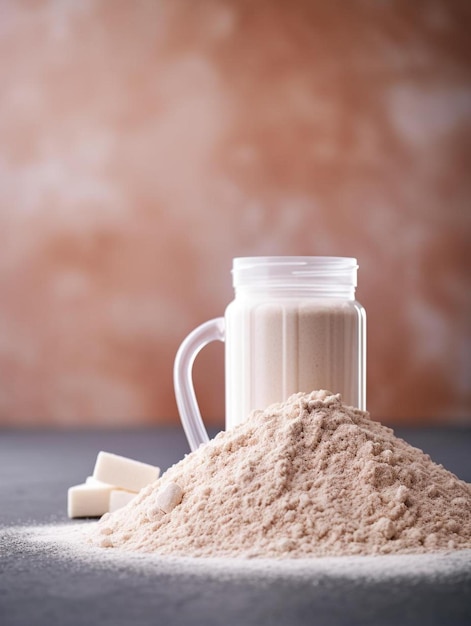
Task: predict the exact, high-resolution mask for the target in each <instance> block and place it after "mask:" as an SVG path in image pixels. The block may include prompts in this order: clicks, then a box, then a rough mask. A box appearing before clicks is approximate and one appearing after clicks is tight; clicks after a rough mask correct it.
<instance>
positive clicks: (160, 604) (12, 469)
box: [0, 428, 471, 626]
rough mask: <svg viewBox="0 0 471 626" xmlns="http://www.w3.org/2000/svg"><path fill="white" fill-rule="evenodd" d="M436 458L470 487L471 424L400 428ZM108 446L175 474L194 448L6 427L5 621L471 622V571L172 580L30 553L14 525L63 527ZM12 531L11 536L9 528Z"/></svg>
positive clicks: (0, 516)
mask: <svg viewBox="0 0 471 626" xmlns="http://www.w3.org/2000/svg"><path fill="white" fill-rule="evenodd" d="M396 434H397V435H399V436H401V437H403V438H404V439H406V440H407V441H408V442H409V443H411V444H412V445H415V446H417V447H420V448H422V449H423V450H424V451H425V452H427V453H428V454H430V456H431V457H432V459H433V460H434V461H436V462H438V463H441V464H443V465H444V466H445V467H446V468H447V469H449V470H451V471H452V472H454V473H455V474H456V475H457V476H459V477H460V478H462V479H463V480H466V481H467V482H471V455H470V450H471V428H458V429H457V428H455V429H454V428H428V429H412V428H409V429H396ZM99 450H107V451H110V452H115V453H117V454H123V455H124V456H128V457H131V458H136V459H139V460H141V461H144V462H149V463H154V464H158V465H160V467H161V468H162V470H165V469H166V468H168V467H169V466H170V465H172V464H173V463H175V462H177V461H178V460H180V459H181V458H182V457H183V455H184V454H185V453H187V452H188V447H187V444H186V441H185V439H184V436H183V433H182V431H181V429H179V428H155V429H141V430H119V431H112V430H108V431H103V430H100V431H98V430H94V431H92V430H81V431H59V430H43V431H31V430H24V431H21V430H0V624H2V626H20V625H21V626H23V625H24V626H26V625H28V626H43V625H44V626H46V625H48V626H51V625H53V624H61V625H64V626H69V625H70V626H76V625H82V624H87V625H88V624H90V625H94V624H100V625H101V624H103V625H108V624H110V625H111V624H113V625H114V626H121V625H124V624H130V625H131V624H132V625H136V626H140V625H142V626H147V625H151V624H166V625H167V624H168V625H173V624H175V625H182V626H183V625H186V624H205V625H208V626H211V625H213V624H214V625H216V624H225V625H228V626H231V625H236V624H237V625H240V626H251V625H256V624H257V625H258V624H260V625H273V626H277V625H287V626H296V625H297V624H299V625H304V624H319V625H332V626H334V625H335V626H341V625H356V624H358V625H360V624H361V625H362V626H367V625H370V624H371V625H373V624H374V625H378V626H380V625H383V624H384V625H393V624H397V625H402V626H407V625H409V624H411V625H412V624H414V625H415V624H421V625H422V624H427V625H435V624H436V625H438V624H446V625H450V624H456V625H458V624H459V625H461V624H463V626H464V625H465V624H468V625H469V624H471V571H470V570H471V568H470V570H468V573H467V574H465V575H464V576H463V575H460V576H459V577H458V578H453V576H451V577H450V578H449V579H440V580H433V579H432V580H430V583H429V584H425V585H424V584H423V583H422V584H421V585H420V586H419V587H417V588H416V589H411V588H410V585H404V586H403V587H401V586H400V585H399V586H396V587H395V591H394V594H391V592H390V589H389V587H388V585H387V584H385V581H382V580H378V581H377V583H375V582H374V581H373V582H372V583H371V585H370V587H369V589H368V590H367V591H365V589H363V588H359V587H357V586H356V585H355V584H354V582H352V581H351V580H343V581H342V580H338V578H335V577H334V578H330V579H329V578H328V577H326V578H325V579H323V580H321V581H317V582H316V584H313V583H312V581H309V580H306V579H298V578H296V577H294V578H293V577H290V576H289V575H283V573H282V572H280V574H279V575H278V576H272V577H271V578H270V580H269V581H267V583H266V584H264V585H254V584H253V581H252V580H250V578H249V577H248V578H247V580H244V577H243V576H241V577H239V578H237V580H227V579H225V578H224V577H221V579H218V578H217V577H214V576H208V577H206V578H205V576H204V575H203V576H202V575H199V576H196V577H195V576H191V575H188V576H183V575H182V576H180V577H178V576H177V577H175V575H172V576H170V575H169V574H168V572H167V573H166V572H165V571H163V572H159V571H158V569H157V570H156V569H155V568H154V569H153V570H152V571H149V572H144V571H142V572H136V571H127V570H126V567H125V565H123V566H122V567H119V568H116V567H112V566H109V567H106V566H104V567H101V568H96V567H92V566H90V568H89V569H88V570H87V567H86V565H85V566H84V564H83V562H82V563H81V564H80V567H78V565H75V564H74V561H73V559H72V560H71V559H69V560H57V559H54V558H53V557H51V554H50V553H49V552H48V551H47V550H43V551H42V550H41V549H40V548H38V549H37V550H33V551H29V552H28V553H25V552H24V549H23V547H22V545H21V543H16V542H15V541H13V540H12V539H11V535H10V534H9V532H7V530H8V529H10V528H12V527H15V528H21V527H23V526H26V525H31V524H33V525H36V524H64V523H70V524H72V523H73V522H68V520H67V516H66V492H67V488H68V487H69V486H71V485H73V484H77V483H80V482H83V480H84V478H85V477H86V476H88V475H90V474H91V472H92V469H93V466H94V463H95V459H96V455H97V453H98V451H99ZM2 529H3V532H2Z"/></svg>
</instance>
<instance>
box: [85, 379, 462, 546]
mask: <svg viewBox="0 0 471 626" xmlns="http://www.w3.org/2000/svg"><path fill="white" fill-rule="evenodd" d="M164 509H165V510H164ZM87 541H89V542H90V543H91V544H92V545H95V546H102V547H109V548H118V549H121V550H128V551H141V552H153V553H156V554H166V555H175V556H194V557H275V558H276V557H283V558H300V557H318V556H340V555H355V554H360V555H366V554H388V553H423V552H436V551H441V550H457V549H467V548H471V485H470V484H467V483H465V482H464V481H462V480H460V479H458V478H457V477H456V476H455V475H454V474H452V473H451V472H449V471H447V470H446V469H444V468H443V467H442V466H441V465H437V464H436V463H434V462H433V461H432V460H431V459H430V457H429V456H427V455H426V454H424V453H423V452H422V451H421V450H419V449H417V448H414V447H412V446H410V445H409V444H407V443H406V442H405V441H403V440H401V439H399V438H397V437H395V436H394V433H393V431H392V430H391V429H389V428H387V427H385V426H383V425H381V424H380V423H378V422H375V421H373V420H371V419H370V417H369V415H368V414H367V413H365V412H363V411H360V410H358V409H354V408H352V407H349V406H346V405H344V404H343V403H342V401H341V398H340V396H339V395H338V394H337V395H332V394H331V393H329V392H326V391H317V392H312V393H310V394H301V393H299V394H295V395H293V396H291V397H290V398H289V399H288V400H287V401H286V402H284V403H280V404H274V405H271V406H269V407H268V408H267V409H265V410H264V411H255V412H253V413H252V414H251V415H250V416H249V418H248V419H247V420H246V421H245V422H243V423H242V424H240V425H238V426H236V427H235V428H233V429H231V430H230V431H227V432H222V433H220V434H219V435H217V437H215V438H214V439H213V440H212V441H210V442H209V443H207V444H205V445H203V446H201V447H200V448H199V449H198V450H196V451H195V452H192V453H191V454H189V455H187V456H186V457H185V458H184V459H183V460H182V461H180V462H179V463H177V464H176V465H174V466H173V467H171V468H170V469H168V470H167V472H165V474H164V475H163V476H162V477H161V478H160V479H159V480H157V481H155V482H154V483H152V484H151V485H148V486H147V487H145V488H144V489H143V490H142V491H141V492H140V493H139V494H138V495H137V496H136V498H134V500H132V501H131V502H130V503H129V504H128V505H127V506H126V507H124V508H123V509H120V510H118V511H116V512H114V513H112V514H106V515H104V516H103V518H102V519H101V520H100V521H98V522H96V523H95V524H94V525H93V527H92V529H91V531H90V533H89V534H88V536H87Z"/></svg>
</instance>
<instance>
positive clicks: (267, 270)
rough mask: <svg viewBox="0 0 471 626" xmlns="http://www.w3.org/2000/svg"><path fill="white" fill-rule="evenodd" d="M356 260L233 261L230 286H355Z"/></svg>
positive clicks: (287, 258) (271, 258)
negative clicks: (231, 284) (231, 283)
mask: <svg viewBox="0 0 471 626" xmlns="http://www.w3.org/2000/svg"><path fill="white" fill-rule="evenodd" d="M357 270H358V263H357V260H356V259H355V258H351V257H329V256H260V257H238V258H235V259H234V260H233V265H232V278H233V285H234V287H235V288H237V287H248V286H276V287H280V288H283V287H287V288H289V287H301V286H306V287H307V286H309V285H313V286H315V285H323V286H327V285H329V286H332V287H333V288H335V287H336V286H337V287H339V288H342V287H350V288H351V287H353V288H355V287H356V286H357Z"/></svg>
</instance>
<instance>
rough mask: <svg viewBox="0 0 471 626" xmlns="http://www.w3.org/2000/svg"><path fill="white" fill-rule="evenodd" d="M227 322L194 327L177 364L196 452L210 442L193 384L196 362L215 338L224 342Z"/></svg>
mask: <svg viewBox="0 0 471 626" xmlns="http://www.w3.org/2000/svg"><path fill="white" fill-rule="evenodd" d="M224 338H225V323H224V318H223V317H217V318H215V319H212V320H209V321H208V322H205V323H204V324H201V326H198V327H197V328H195V330H193V331H192V332H191V333H190V334H189V335H188V336H187V337H186V339H184V340H183V342H182V344H181V346H180V347H179V349H178V352H177V355H176V357H175V363H174V366H173V385H174V388H175V398H176V401H177V407H178V412H179V414H180V419H181V422H182V425H183V430H184V431H185V435H186V438H187V439H188V443H189V444H190V449H191V451H192V452H193V451H194V450H196V449H197V448H199V446H200V445H201V444H202V443H207V442H208V441H209V437H208V433H207V432H206V428H205V427H204V424H203V420H202V418H201V412H200V410H199V407H198V403H197V401H196V395H195V388H194V386H193V378H192V370H193V363H194V361H195V358H196V356H197V355H198V353H199V351H200V350H201V349H202V348H204V346H206V345H207V344H208V343H210V342H211V341H216V340H218V341H224Z"/></svg>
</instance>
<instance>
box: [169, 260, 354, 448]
mask: <svg viewBox="0 0 471 626" xmlns="http://www.w3.org/2000/svg"><path fill="white" fill-rule="evenodd" d="M357 269H358V265H357V261H356V259H353V258H346V257H305V256H301V257H293V256H286V257H283V256H281V257H245V258H236V259H234V260H233V269H232V275H233V285H234V289H235V298H234V300H233V301H232V302H231V303H230V304H229V306H228V307H227V309H226V312H225V316H224V317H219V318H216V319H213V320H210V321H209V322H206V323H204V324H202V325H201V326H199V327H198V328H196V329H195V330H194V331H193V332H192V333H190V334H189V335H188V337H187V338H186V339H185V340H184V341H183V343H182V345H181V346H180V348H179V350H178V353H177V356H176V359H175V365H174V385H175V395H176V400H177V405H178V409H179V413H180V418H181V420H182V424H183V428H184V430H185V433H186V436H187V439H188V442H189V444H190V448H191V449H192V450H195V449H196V448H198V447H199V445H200V444H201V443H205V442H207V441H208V435H207V432H206V429H205V427H204V424H203V421H202V419H201V414H200V411H199V408H198V404H197V402H196V396H195V391H194V388H193V383H192V367H193V362H194V359H195V357H196V355H197V354H198V352H199V351H200V350H201V348H202V347H203V346H205V345H206V344H207V343H209V342H210V341H213V340H216V339H217V340H219V341H225V393H226V416H225V424H226V428H231V427H233V426H235V425H236V424H238V423H240V422H241V421H243V420H245V419H246V418H247V417H248V416H249V414H250V412H251V411H253V410H254V409H265V408H266V407H267V406H268V405H270V404H272V403H274V402H281V401H283V400H286V399H287V398H288V397H289V396H290V395H292V394H293V393H297V392H305V393H308V392H310V391H313V390H315V389H328V390H329V391H331V392H333V393H340V394H341V395H342V400H343V401H344V402H345V403H347V404H350V405H352V406H355V407H358V408H360V409H363V410H364V409H365V408H366V314H365V310H364V309H363V307H362V306H361V304H359V303H358V302H357V301H356V300H355V287H356V284H357Z"/></svg>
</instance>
